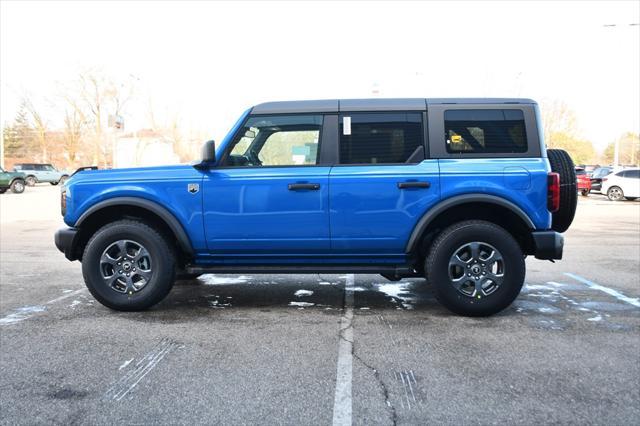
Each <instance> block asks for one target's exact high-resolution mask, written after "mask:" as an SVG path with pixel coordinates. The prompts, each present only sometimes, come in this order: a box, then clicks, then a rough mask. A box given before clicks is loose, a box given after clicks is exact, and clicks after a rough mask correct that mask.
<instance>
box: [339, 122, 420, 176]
mask: <svg viewBox="0 0 640 426" xmlns="http://www.w3.org/2000/svg"><path fill="white" fill-rule="evenodd" d="M422 160H424V133H423V130H422V114H420V113H403V112H398V113H368V114H367V113H356V114H348V115H347V114H345V115H344V116H342V117H341V119H340V164H399V163H418V162H420V161H422Z"/></svg>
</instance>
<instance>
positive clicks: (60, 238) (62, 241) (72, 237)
mask: <svg viewBox="0 0 640 426" xmlns="http://www.w3.org/2000/svg"><path fill="white" fill-rule="evenodd" d="M77 235H78V230H77V229H76V228H62V229H58V230H57V231H56V234H55V235H54V237H53V240H54V242H55V243H56V247H57V248H58V250H60V251H61V252H62V253H64V257H66V258H67V259H69V260H77V259H78V257H77V256H76V254H75V250H74V247H75V242H76V237H77Z"/></svg>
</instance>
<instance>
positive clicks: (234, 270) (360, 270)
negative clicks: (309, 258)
mask: <svg viewBox="0 0 640 426" xmlns="http://www.w3.org/2000/svg"><path fill="white" fill-rule="evenodd" d="M185 272H186V273H188V274H380V275H383V276H385V277H397V278H398V279H400V278H402V277H411V276H418V274H417V273H415V272H414V271H413V269H412V268H411V267H409V266H389V265H321V264H319V265H266V266H265V265H228V264H227V265H187V267H186V268H185Z"/></svg>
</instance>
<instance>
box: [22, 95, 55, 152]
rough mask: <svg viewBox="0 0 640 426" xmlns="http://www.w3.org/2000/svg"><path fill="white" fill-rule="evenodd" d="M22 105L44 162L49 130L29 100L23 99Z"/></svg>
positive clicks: (42, 117) (44, 120)
mask: <svg viewBox="0 0 640 426" xmlns="http://www.w3.org/2000/svg"><path fill="white" fill-rule="evenodd" d="M24 105H25V107H26V109H27V111H28V112H29V115H30V117H31V122H32V125H33V129H34V137H35V140H36V142H37V144H38V147H39V148H40V155H41V157H42V161H43V162H46V161H47V160H48V157H49V153H48V148H49V147H48V144H49V143H48V142H49V141H48V140H47V131H48V130H49V127H48V124H47V121H46V119H45V118H44V116H43V115H42V114H41V113H40V111H39V110H38V109H37V108H36V107H35V105H34V104H33V102H32V101H31V99H29V98H28V97H25V100H24Z"/></svg>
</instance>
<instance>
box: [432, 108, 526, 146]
mask: <svg viewBox="0 0 640 426" xmlns="http://www.w3.org/2000/svg"><path fill="white" fill-rule="evenodd" d="M444 128H445V140H446V144H447V152H449V153H457V154H464V153H517V152H526V151H527V136H526V132H525V124H524V114H523V113H522V111H521V110H517V109H478V110H475V109H459V110H448V111H445V112H444Z"/></svg>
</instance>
